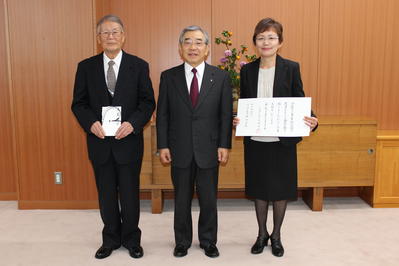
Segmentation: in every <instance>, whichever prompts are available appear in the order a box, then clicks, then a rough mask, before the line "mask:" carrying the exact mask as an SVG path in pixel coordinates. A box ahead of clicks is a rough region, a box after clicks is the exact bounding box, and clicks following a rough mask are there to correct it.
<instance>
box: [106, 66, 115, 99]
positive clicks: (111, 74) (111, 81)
mask: <svg viewBox="0 0 399 266" xmlns="http://www.w3.org/2000/svg"><path fill="white" fill-rule="evenodd" d="M113 65H115V62H114V61H112V60H111V61H109V62H108V71H107V82H108V91H109V93H111V95H112V96H114V93H115V85H116V77H115V71H114V67H113Z"/></svg>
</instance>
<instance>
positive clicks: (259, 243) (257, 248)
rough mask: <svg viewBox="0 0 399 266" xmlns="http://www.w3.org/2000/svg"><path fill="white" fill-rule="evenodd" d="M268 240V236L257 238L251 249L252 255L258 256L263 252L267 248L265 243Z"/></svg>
mask: <svg viewBox="0 0 399 266" xmlns="http://www.w3.org/2000/svg"><path fill="white" fill-rule="evenodd" d="M268 240H269V236H258V238H257V239H256V242H255V244H254V245H253V246H252V248H251V253H252V254H260V253H262V252H263V249H264V248H265V247H266V246H267V241H268Z"/></svg>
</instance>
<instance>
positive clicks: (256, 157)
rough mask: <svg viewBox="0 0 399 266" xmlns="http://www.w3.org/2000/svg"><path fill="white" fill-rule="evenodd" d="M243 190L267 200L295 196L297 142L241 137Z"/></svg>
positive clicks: (285, 198) (256, 197)
mask: <svg viewBox="0 0 399 266" xmlns="http://www.w3.org/2000/svg"><path fill="white" fill-rule="evenodd" d="M244 160H245V193H246V195H247V197H250V198H255V199H261V200H266V201H277V200H296V199H297V184H298V179H297V155H296V145H289V146H287V145H283V144H281V142H259V141H253V140H251V139H250V138H246V140H245V141H244Z"/></svg>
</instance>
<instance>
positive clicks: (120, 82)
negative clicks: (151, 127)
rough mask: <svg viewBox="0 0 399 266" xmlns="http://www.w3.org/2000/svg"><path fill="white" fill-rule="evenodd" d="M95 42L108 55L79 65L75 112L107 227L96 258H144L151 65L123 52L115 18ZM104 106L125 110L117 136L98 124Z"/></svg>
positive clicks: (102, 26) (104, 24)
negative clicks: (122, 254) (142, 191)
mask: <svg viewBox="0 0 399 266" xmlns="http://www.w3.org/2000/svg"><path fill="white" fill-rule="evenodd" d="M97 40H98V43H99V44H100V45H101V46H102V48H103V50H104V52H103V53H101V54H99V55H96V56H93V57H90V58H88V59H85V60H83V61H82V62H80V63H79V65H78V69H77V72H76V79H75V87H74V93H73V101H72V111H73V113H74V114H75V116H76V118H77V120H78V121H79V124H80V125H81V126H82V128H83V130H84V131H85V132H86V133H87V147H88V152H89V158H90V161H91V163H92V165H93V168H94V173H95V178H96V185H97V191H98V199H99V206H100V213H101V218H102V221H103V223H104V228H103V231H102V238H103V243H102V246H101V247H100V248H99V249H98V250H97V252H96V254H95V257H96V258H97V259H103V258H106V257H108V256H109V255H111V253H112V251H113V250H115V249H117V248H119V247H120V246H121V245H123V246H124V247H126V248H127V249H128V250H129V254H130V256H132V257H133V258H140V257H142V256H143V249H142V247H141V245H140V239H141V231H140V229H139V227H138V223H139V215H140V201H139V178H140V170H141V162H142V158H143V133H142V131H143V127H144V126H145V125H146V124H147V122H148V121H149V119H150V118H151V115H152V113H153V111H154V109H155V100H154V92H153V89H152V85H151V80H150V78H149V70H148V64H147V62H145V61H144V60H142V59H140V58H138V57H136V56H133V55H130V54H127V53H125V52H124V51H122V46H123V43H124V41H125V35H124V30H123V24H122V21H121V20H120V19H119V18H118V17H117V16H113V15H108V16H105V17H103V18H102V19H101V20H100V21H99V22H98V24H97ZM106 106H120V107H121V125H120V127H119V128H118V129H117V131H116V133H115V136H106V133H105V131H104V128H103V127H102V123H101V122H100V121H102V108H103V107H106ZM119 205H120V207H119Z"/></svg>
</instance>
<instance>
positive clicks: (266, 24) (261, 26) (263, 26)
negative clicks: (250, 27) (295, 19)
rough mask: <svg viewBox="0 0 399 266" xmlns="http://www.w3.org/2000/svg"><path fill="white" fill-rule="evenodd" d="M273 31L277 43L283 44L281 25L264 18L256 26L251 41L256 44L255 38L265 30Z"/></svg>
mask: <svg viewBox="0 0 399 266" xmlns="http://www.w3.org/2000/svg"><path fill="white" fill-rule="evenodd" d="M271 29H272V30H274V31H275V32H276V33H277V36H278V41H279V43H282V42H283V25H281V23H280V22H278V21H276V20H274V19H272V18H264V19H262V20H261V21H259V22H258V24H256V27H255V30H254V35H253V36H252V41H253V43H254V44H256V36H258V34H260V33H262V32H265V31H267V30H271Z"/></svg>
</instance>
